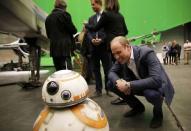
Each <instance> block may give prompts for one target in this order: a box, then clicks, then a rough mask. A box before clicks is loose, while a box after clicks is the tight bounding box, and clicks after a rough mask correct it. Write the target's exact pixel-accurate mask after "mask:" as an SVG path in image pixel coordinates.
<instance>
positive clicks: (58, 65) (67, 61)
mask: <svg viewBox="0 0 191 131" xmlns="http://www.w3.org/2000/svg"><path fill="white" fill-rule="evenodd" d="M53 63H54V67H55V69H56V71H59V70H65V69H68V70H72V62H71V57H70V56H56V57H53Z"/></svg>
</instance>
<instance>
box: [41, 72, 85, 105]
mask: <svg viewBox="0 0 191 131" xmlns="http://www.w3.org/2000/svg"><path fill="white" fill-rule="evenodd" d="M87 94H88V85H87V83H86V81H85V79H84V78H83V77H82V76H81V75H80V74H79V73H77V72H74V71H71V70H61V71H57V72H55V73H53V74H52V75H51V76H49V77H48V78H47V80H46V81H45V82H44V85H43V88H42V99H43V101H44V102H45V103H46V104H47V105H48V106H50V107H56V108H62V107H69V106H72V105H76V104H78V103H81V102H83V101H84V100H85V99H86V98H87Z"/></svg>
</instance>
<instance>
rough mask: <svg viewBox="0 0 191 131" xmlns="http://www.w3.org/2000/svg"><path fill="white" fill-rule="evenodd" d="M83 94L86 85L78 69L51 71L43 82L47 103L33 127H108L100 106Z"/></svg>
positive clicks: (44, 130)
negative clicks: (75, 70)
mask: <svg viewBox="0 0 191 131" xmlns="http://www.w3.org/2000/svg"><path fill="white" fill-rule="evenodd" d="M87 94H88V85H87V83H86V81H85V79H84V78H83V77H82V76H81V75H80V74H79V73H77V72H74V71H71V70H61V71H57V72H55V73H53V74H52V75H51V76H49V77H48V78H47V80H46V81H45V82H44V85H43V88H42V98H43V101H44V102H45V104H46V105H47V106H46V107H45V108H44V110H43V111H42V112H41V113H40V115H39V116H38V118H37V120H36V121H35V124H34V126H33V131H109V124H108V121H107V118H106V116H105V114H104V112H103V110H102V109H101V108H100V106H99V105H98V104H97V103H95V102H94V101H93V100H91V99H89V98H87Z"/></svg>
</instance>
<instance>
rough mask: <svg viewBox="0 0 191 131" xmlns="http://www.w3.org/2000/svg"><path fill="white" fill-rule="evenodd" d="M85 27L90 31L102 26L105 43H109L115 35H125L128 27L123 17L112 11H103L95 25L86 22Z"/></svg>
mask: <svg viewBox="0 0 191 131" xmlns="http://www.w3.org/2000/svg"><path fill="white" fill-rule="evenodd" d="M86 28H87V29H89V30H92V31H98V30H99V29H101V28H104V31H105V32H106V43H107V44H108V45H110V42H111V40H112V39H113V38H114V37H116V36H125V35H127V34H128V29H127V26H126V24H125V20H124V17H123V16H122V15H121V14H120V13H116V12H113V11H107V12H103V13H102V15H101V18H100V20H99V22H98V23H97V24H96V25H90V24H87V25H86Z"/></svg>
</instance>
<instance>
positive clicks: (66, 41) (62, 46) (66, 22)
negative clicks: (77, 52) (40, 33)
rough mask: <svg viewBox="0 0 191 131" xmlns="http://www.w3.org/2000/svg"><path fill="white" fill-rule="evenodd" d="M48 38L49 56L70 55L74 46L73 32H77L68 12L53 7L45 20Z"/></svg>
mask: <svg viewBox="0 0 191 131" xmlns="http://www.w3.org/2000/svg"><path fill="white" fill-rule="evenodd" d="M45 26H46V33H47V36H48V38H49V39H50V56H53V57H55V56H70V53H71V51H72V50H74V47H75V41H74V38H73V34H75V33H76V32H77V29H76V27H75V26H74V24H73V22H72V19H71V16H70V14H69V13H68V12H66V11H64V10H62V9H59V8H55V9H54V10H53V11H52V13H51V14H50V15H49V16H48V17H47V18H46V21H45Z"/></svg>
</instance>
